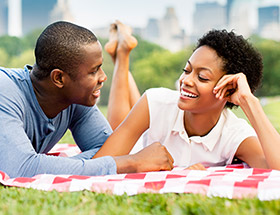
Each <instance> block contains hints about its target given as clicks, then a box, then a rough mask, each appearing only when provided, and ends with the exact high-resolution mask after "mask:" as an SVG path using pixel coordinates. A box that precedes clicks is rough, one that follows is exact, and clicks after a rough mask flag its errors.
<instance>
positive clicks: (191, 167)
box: [186, 163, 206, 170]
mask: <svg viewBox="0 0 280 215" xmlns="http://www.w3.org/2000/svg"><path fill="white" fill-rule="evenodd" d="M186 169H190V170H206V168H205V167H204V166H203V164H201V163H196V164H194V165H191V166H189V167H187V168H186Z"/></svg>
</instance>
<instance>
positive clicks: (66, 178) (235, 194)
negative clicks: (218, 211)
mask: <svg viewBox="0 0 280 215" xmlns="http://www.w3.org/2000/svg"><path fill="white" fill-rule="evenodd" d="M77 153H79V149H78V148H77V146H75V145H68V144H58V145H56V147H55V148H54V149H53V150H52V151H51V154H53V155H59V156H72V155H75V154H77ZM0 183H1V184H2V185H6V186H16V187H25V188H33V189H38V190H45V191H51V190H56V191H59V192H69V191H70V192H72V191H81V190H90V191H94V192H106V193H112V194H117V195H121V194H124V193H127V194H128V195H135V194H138V193H146V192H152V193H200V194H204V195H207V196H219V197H226V198H244V197H257V198H259V199H260V200H272V199H279V198H280V171H277V170H266V169H254V168H248V166H246V165H243V164H238V165H229V166H225V167H210V168H208V169H207V170H206V171H199V170H184V169H183V168H179V167H177V168H174V169H173V170H172V171H160V172H147V173H137V174H117V175H106V176H77V175H51V174H42V175H36V176H34V177H32V178H23V177H19V178H9V176H8V175H7V174H5V173H4V172H1V171H0Z"/></svg>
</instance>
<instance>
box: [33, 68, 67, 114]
mask: <svg viewBox="0 0 280 215" xmlns="http://www.w3.org/2000/svg"><path fill="white" fill-rule="evenodd" d="M30 79H31V82H32V86H33V90H34V93H35V95H36V98H37V101H38V103H39V105H40V107H41V108H42V110H43V112H44V113H45V114H46V116H47V117H48V118H50V119H51V118H54V117H55V116H57V114H59V113H60V112H61V111H62V110H64V109H66V108H67V107H68V106H69V104H66V103H63V102H62V101H63V99H62V98H60V95H59V93H58V92H57V89H56V88H55V87H54V85H53V84H52V83H51V82H50V81H49V79H44V80H38V79H37V78H36V77H35V76H34V74H33V73H32V71H31V72H30Z"/></svg>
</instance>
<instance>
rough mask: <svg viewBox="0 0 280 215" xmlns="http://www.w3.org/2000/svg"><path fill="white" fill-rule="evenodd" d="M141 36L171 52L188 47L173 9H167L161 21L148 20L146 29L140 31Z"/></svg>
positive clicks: (186, 38) (186, 39)
mask: <svg viewBox="0 0 280 215" xmlns="http://www.w3.org/2000/svg"><path fill="white" fill-rule="evenodd" d="M141 36H142V37H143V38H144V39H146V40H148V41H151V42H153V43H156V44H158V45H160V46H162V47H164V48H166V49H168V50H170V51H172V52H176V51H179V50H182V49H183V48H184V47H186V46H187V45H188V37H187V36H186V34H185V32H184V30H183V29H182V28H181V27H180V26H179V21H178V18H177V16H176V12H175V10H174V8H173V7H168V8H167V9H166V13H165V15H164V16H163V18H161V19H154V18H150V19H149V20H148V24H147V26H146V28H144V29H143V30H142V35H141Z"/></svg>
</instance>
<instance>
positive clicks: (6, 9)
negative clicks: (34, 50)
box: [0, 0, 74, 37]
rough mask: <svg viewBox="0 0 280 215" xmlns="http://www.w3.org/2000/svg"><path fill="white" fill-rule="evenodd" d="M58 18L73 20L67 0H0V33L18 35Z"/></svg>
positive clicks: (43, 26)
mask: <svg viewBox="0 0 280 215" xmlns="http://www.w3.org/2000/svg"><path fill="white" fill-rule="evenodd" d="M58 20H65V21H66V20H67V21H72V22H73V21H74V19H73V17H72V15H71V12H70V10H69V7H68V0H47V1H46V0H36V1H34V0H0V35H5V34H8V35H10V36H18V37H20V36H22V35H25V34H27V33H29V32H31V31H33V30H35V29H40V28H42V29H43V28H45V27H46V26H47V25H49V24H50V23H52V22H54V21H58Z"/></svg>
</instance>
